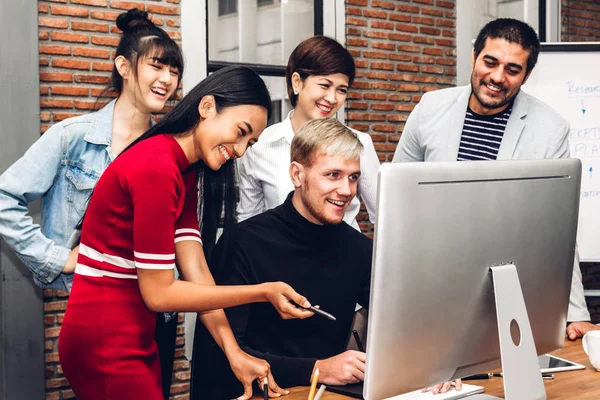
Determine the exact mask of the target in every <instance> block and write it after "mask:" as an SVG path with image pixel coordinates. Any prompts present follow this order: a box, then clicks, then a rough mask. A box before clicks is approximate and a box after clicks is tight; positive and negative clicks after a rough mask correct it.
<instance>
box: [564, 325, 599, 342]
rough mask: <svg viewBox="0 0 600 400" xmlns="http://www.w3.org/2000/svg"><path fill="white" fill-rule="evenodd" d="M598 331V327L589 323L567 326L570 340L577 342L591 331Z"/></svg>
mask: <svg viewBox="0 0 600 400" xmlns="http://www.w3.org/2000/svg"><path fill="white" fill-rule="evenodd" d="M598 329H600V327H599V326H598V325H594V324H592V323H591V322H589V321H576V322H571V323H570V324H569V325H568V326H567V337H568V338H569V340H575V339H578V338H582V337H583V336H584V335H585V334H586V333H588V332H589V331H594V330H598Z"/></svg>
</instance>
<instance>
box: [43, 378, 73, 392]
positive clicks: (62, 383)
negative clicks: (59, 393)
mask: <svg viewBox="0 0 600 400" xmlns="http://www.w3.org/2000/svg"><path fill="white" fill-rule="evenodd" d="M66 386H69V382H67V378H64V377H63V378H52V379H46V389H55V388H59V387H66Z"/></svg>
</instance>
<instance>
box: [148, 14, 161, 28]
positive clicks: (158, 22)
mask: <svg viewBox="0 0 600 400" xmlns="http://www.w3.org/2000/svg"><path fill="white" fill-rule="evenodd" d="M150 21H152V23H153V24H154V25H156V26H163V25H164V23H165V21H164V20H163V19H162V18H159V17H157V16H156V15H151V16H150Z"/></svg>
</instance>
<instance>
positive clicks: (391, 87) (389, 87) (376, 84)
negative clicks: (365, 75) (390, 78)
mask: <svg viewBox="0 0 600 400" xmlns="http://www.w3.org/2000/svg"><path fill="white" fill-rule="evenodd" d="M372 87H373V89H381V90H396V85H393V84H391V83H385V82H374V83H373V85H372Z"/></svg>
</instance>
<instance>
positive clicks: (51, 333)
mask: <svg viewBox="0 0 600 400" xmlns="http://www.w3.org/2000/svg"><path fill="white" fill-rule="evenodd" d="M59 333H60V327H56V328H46V329H45V330H44V337H45V338H46V339H50V338H57V337H58V334H59Z"/></svg>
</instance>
